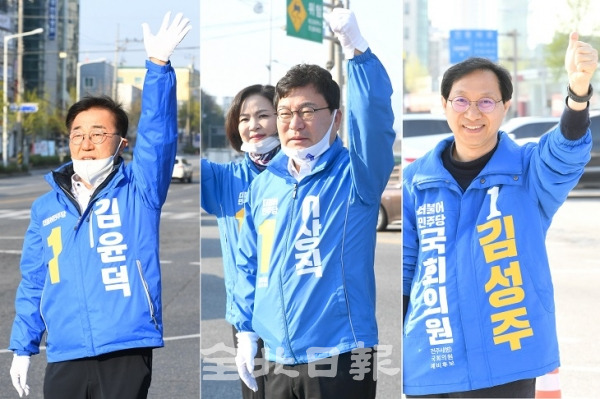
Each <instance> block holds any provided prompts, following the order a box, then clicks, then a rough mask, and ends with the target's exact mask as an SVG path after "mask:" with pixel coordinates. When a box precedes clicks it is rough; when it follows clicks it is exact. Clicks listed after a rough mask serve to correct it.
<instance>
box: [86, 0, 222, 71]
mask: <svg viewBox="0 0 600 399" xmlns="http://www.w3.org/2000/svg"><path fill="white" fill-rule="evenodd" d="M204 1H212V0H204ZM216 2H217V3H218V1H216ZM199 3H200V0H169V1H164V0H121V1H116V0H102V1H98V0H84V1H81V2H80V3H79V4H80V23H79V29H80V31H79V34H80V38H79V61H80V62H86V61H96V60H99V59H106V60H107V61H108V62H111V63H113V62H114V60H115V55H117V56H118V60H119V63H120V64H123V65H127V66H144V62H145V60H146V58H147V56H146V51H145V50H144V43H143V34H142V23H143V22H147V23H148V24H149V25H150V30H151V32H152V33H156V32H158V29H159V28H160V25H161V23H162V20H163V16H164V15H165V13H166V12H167V11H171V12H172V14H171V20H173V17H174V16H175V14H177V13H178V12H182V13H183V15H184V16H185V17H187V18H189V19H190V22H191V25H192V30H191V31H190V32H189V33H188V34H187V36H186V37H185V38H184V39H183V41H182V42H181V43H180V44H179V46H178V47H177V49H175V52H174V53H173V56H172V57H171V63H172V64H173V66H175V67H188V66H189V65H190V64H193V65H194V66H195V67H196V68H198V67H199V64H200V4H199ZM117 38H118V40H117ZM117 43H118V44H119V45H118V46H117ZM117 47H118V48H119V51H118V52H117V51H116V49H117Z"/></svg>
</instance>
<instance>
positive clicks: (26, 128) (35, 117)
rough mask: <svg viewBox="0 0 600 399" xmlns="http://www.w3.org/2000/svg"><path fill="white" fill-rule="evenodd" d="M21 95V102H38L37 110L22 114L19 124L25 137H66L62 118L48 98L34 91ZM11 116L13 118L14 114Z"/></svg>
mask: <svg viewBox="0 0 600 399" xmlns="http://www.w3.org/2000/svg"><path fill="white" fill-rule="evenodd" d="M23 97H24V101H23V102H29V103H37V104H38V111H37V112H32V113H24V114H22V125H21V126H22V129H23V135H24V136H25V137H30V138H31V139H30V141H33V140H35V139H37V138H43V139H48V140H54V139H58V138H61V137H66V135H67V131H66V127H65V123H64V120H63V118H62V117H61V115H60V114H59V111H58V109H57V108H56V107H55V106H54V105H52V104H50V102H49V100H48V98H40V97H39V96H38V94H37V93H36V92H34V91H30V92H26V93H25V94H24V96H23ZM12 117H13V118H14V114H13V116H12Z"/></svg>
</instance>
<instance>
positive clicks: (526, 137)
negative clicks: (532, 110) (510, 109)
mask: <svg viewBox="0 0 600 399" xmlns="http://www.w3.org/2000/svg"><path fill="white" fill-rule="evenodd" d="M559 120H560V118H559V117H555V116H517V117H514V118H512V119H509V120H508V121H507V122H505V123H504V124H502V126H500V130H502V131H504V132H506V133H508V134H509V135H510V137H512V139H513V140H515V141H516V142H517V143H519V144H520V145H523V144H525V143H528V142H537V141H538V140H539V138H540V136H541V135H542V134H544V133H546V132H547V131H548V129H550V128H552V127H554V125H556V124H557V123H558V121H559Z"/></svg>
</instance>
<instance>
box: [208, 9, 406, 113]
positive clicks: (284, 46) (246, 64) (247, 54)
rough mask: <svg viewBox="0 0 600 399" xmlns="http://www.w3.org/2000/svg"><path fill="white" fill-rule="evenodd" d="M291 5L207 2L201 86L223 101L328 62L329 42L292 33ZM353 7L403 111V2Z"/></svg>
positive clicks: (394, 101) (397, 109)
mask: <svg viewBox="0 0 600 399" xmlns="http://www.w3.org/2000/svg"><path fill="white" fill-rule="evenodd" d="M257 3H260V4H262V12H261V13H258V12H256V11H255V10H256V8H255V7H256V5H257ZM286 4H287V3H286V1H284V0H219V1H206V0H204V1H201V4H200V18H201V20H200V29H201V38H200V46H201V50H200V51H201V62H200V67H201V85H202V89H203V90H204V91H205V92H206V93H207V94H210V95H213V96H216V97H217V101H221V99H222V97H225V96H229V97H233V96H234V95H235V94H236V93H237V92H238V91H239V90H241V89H242V88H244V87H246V86H249V85H251V84H256V83H262V84H268V83H271V84H273V85H274V84H276V83H277V80H278V79H279V78H281V77H282V76H283V75H284V74H285V72H286V71H287V70H288V69H289V68H290V67H292V66H293V65H296V64H299V63H304V62H307V63H313V64H318V65H321V66H325V64H326V62H327V60H328V59H329V41H328V40H324V42H323V43H316V42H311V41H308V40H304V39H299V38H296V37H290V36H287V34H286V31H285V24H286ZM374 4H376V5H377V6H376V7H374ZM350 9H352V10H353V11H354V13H355V15H356V18H357V21H358V25H359V28H360V30H361V34H362V36H363V37H364V38H365V39H366V41H367V42H368V44H369V46H370V47H371V50H372V51H373V52H374V53H375V54H376V55H377V56H378V57H379V59H380V60H381V61H382V63H383V64H384V66H385V68H386V70H387V72H388V74H389V76H390V79H391V81H392V87H393V88H394V95H393V97H392V106H393V107H394V111H395V112H396V113H397V114H398V115H399V114H400V110H401V92H402V49H401V42H402V40H401V39H402V30H401V23H402V2H401V1H398V0H378V1H377V2H374V1H373V0H350ZM325 10H327V8H325V7H324V12H325ZM271 11H272V13H271ZM270 27H272V29H269V28H270ZM269 64H270V65H271V74H270V81H269V69H268V68H267V66H268V65H269ZM399 119H400V118H397V120H399Z"/></svg>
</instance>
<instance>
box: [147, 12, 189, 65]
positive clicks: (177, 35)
mask: <svg viewBox="0 0 600 399" xmlns="http://www.w3.org/2000/svg"><path fill="white" fill-rule="evenodd" d="M170 19H171V12H170V11H169V12H167V13H166V14H165V16H164V18H163V21H162V25H161V27H160V29H159V31H158V33H157V34H156V35H153V34H152V32H150V26H148V24H147V23H146V22H144V23H143V24H142V30H143V32H144V47H145V48H146V54H148V58H150V59H153V58H154V59H156V60H160V61H162V62H164V63H166V62H167V61H169V57H171V54H173V50H175V47H177V45H178V44H179V43H180V42H181V41H182V40H183V38H184V37H185V35H187V33H188V32H189V31H190V29H192V27H191V26H190V20H189V19H188V18H183V14H181V13H179V14H177V15H175V18H174V19H173V22H172V23H171V25H169V20H170Z"/></svg>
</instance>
